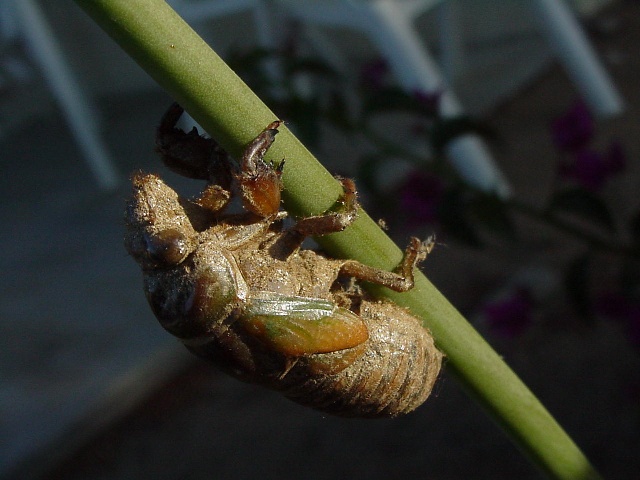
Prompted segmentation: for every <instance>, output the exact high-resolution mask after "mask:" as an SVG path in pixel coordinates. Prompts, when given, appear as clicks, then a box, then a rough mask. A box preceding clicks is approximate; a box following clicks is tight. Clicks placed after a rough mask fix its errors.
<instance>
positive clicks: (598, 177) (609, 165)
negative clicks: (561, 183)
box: [559, 142, 626, 191]
mask: <svg viewBox="0 0 640 480" xmlns="http://www.w3.org/2000/svg"><path fill="white" fill-rule="evenodd" d="M625 164H626V157H625V154H624V151H623V149H622V146H621V145H620V144H619V143H618V142H612V143H611V145H610V146H609V149H608V150H607V152H606V153H605V154H602V153H600V152H597V151H595V150H592V149H590V148H588V147H583V148H580V149H578V150H576V151H574V152H573V153H572V155H571V158H570V160H568V161H565V162H562V163H561V164H560V169H559V173H560V176H561V177H562V178H564V179H568V180H575V181H576V182H577V183H579V184H580V185H582V186H583V187H585V188H587V189H589V190H593V191H595V190H599V189H600V188H601V187H602V186H603V185H604V183H605V182H606V181H607V180H608V179H609V177H611V176H612V175H615V174H616V173H619V172H620V171H622V170H623V169H624V166H625Z"/></svg>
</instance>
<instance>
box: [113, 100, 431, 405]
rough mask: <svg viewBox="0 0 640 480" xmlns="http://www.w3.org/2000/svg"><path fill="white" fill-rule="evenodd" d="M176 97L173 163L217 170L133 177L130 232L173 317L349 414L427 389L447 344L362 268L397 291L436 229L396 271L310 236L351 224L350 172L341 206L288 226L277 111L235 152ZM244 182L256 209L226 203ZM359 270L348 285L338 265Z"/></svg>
mask: <svg viewBox="0 0 640 480" xmlns="http://www.w3.org/2000/svg"><path fill="white" fill-rule="evenodd" d="M181 113H182V109H181V107H179V106H178V105H175V104H174V105H173V106H172V107H171V108H170V109H169V111H168V112H167V114H165V116H164V118H163V120H162V122H161V124H160V126H159V128H158V132H157V150H158V151H159V153H160V154H161V156H162V157H163V159H164V162H165V164H166V165H167V166H168V167H169V168H171V169H172V170H174V171H176V172H178V173H180V174H182V175H184V176H187V177H190V178H196V179H202V180H205V181H206V182H207V184H206V186H205V188H204V190H203V192H202V193H201V195H200V196H199V197H198V198H195V199H193V200H187V199H185V198H181V197H180V196H178V194H177V193H176V192H175V191H174V190H172V189H171V188H170V187H168V186H167V185H166V184H165V183H164V182H163V181H162V180H161V179H160V178H159V177H157V176H156V175H153V174H144V173H136V174H135V175H134V176H133V179H132V180H133V196H132V198H131V200H129V202H128V204H127V209H126V215H125V217H126V218H125V220H126V225H127V233H126V236H125V245H126V248H127V250H128V251H129V253H130V254H131V255H132V256H133V257H134V258H135V259H136V261H137V262H138V263H139V264H140V266H141V267H142V271H143V274H144V288H145V293H146V296H147V298H148V300H149V303H150V305H151V308H152V309H153V312H154V314H155V315H156V317H157V318H158V320H159V321H160V323H161V324H162V325H163V327H164V328H165V329H167V330H168V331H169V332H171V333H172V334H173V335H175V336H176V337H178V338H179V339H180V340H181V341H182V342H183V343H184V344H185V345H186V346H187V348H189V349H190V350H191V351H192V352H194V353H196V354H197V355H200V356H202V357H205V358H207V359H209V360H212V361H214V362H215V363H216V364H218V365H219V366H220V367H221V368H223V369H224V370H226V371H227V372H229V373H231V374H232V375H234V376H236V377H238V378H240V379H242V380H245V381H249V382H253V383H258V384H262V385H265V386H267V387H269V388H272V389H275V390H278V391H281V392H282V393H283V394H284V395H286V396H287V397H289V398H291V399H292V400H294V401H296V402H299V403H301V404H304V405H308V406H311V407H314V408H317V409H319V410H322V411H325V412H330V413H334V414H338V415H344V416H362V417H388V416H395V415H399V414H402V413H407V412H410V411H412V410H414V409H415V408H416V407H418V406H419V405H421V404H422V403H423V402H424V401H425V400H426V398H427V397H428V396H429V394H430V392H431V390H432V388H433V385H434V382H435V381H436V378H437V376H438V373H439V371H440V366H441V361H442V354H441V353H440V352H439V351H438V350H437V348H436V347H435V345H434V341H433V338H432V337H431V335H430V334H429V332H428V331H427V330H426V329H425V328H424V327H423V326H422V325H421V323H420V322H419V321H418V319H417V318H416V317H414V316H413V315H411V314H410V313H409V311H408V310H406V309H404V308H401V307H400V306H398V305H396V304H395V303H392V302H390V301H378V300H375V299H373V298H371V297H369V296H368V295H367V294H366V293H364V292H363V291H362V290H361V289H360V287H359V286H358V284H357V281H360V280H363V281H368V282H373V283H377V284H379V285H384V286H386V287H388V288H391V289H393V290H396V291H406V290H409V289H410V288H412V287H413V269H414V267H415V266H416V265H417V264H418V263H419V262H420V261H422V260H423V259H424V258H425V257H426V255H427V253H428V252H429V251H430V250H431V248H432V247H433V241H432V240H429V241H426V242H420V241H419V240H418V239H416V238H413V239H412V240H411V242H410V244H409V246H408V247H407V249H406V251H405V256H404V259H403V261H402V263H401V264H400V266H399V267H398V268H397V269H396V271H394V272H386V271H382V270H378V269H375V268H372V267H368V266H366V265H363V264H361V263H359V262H356V261H353V260H341V259H334V258H329V257H326V256H324V255H321V254H319V253H316V252H315V251H312V250H308V249H303V248H301V244H302V241H303V240H304V239H305V238H306V237H307V236H311V235H325V234H328V233H333V232H337V231H341V230H343V229H344V228H346V227H347V226H348V225H349V224H351V223H352V222H353V221H354V219H355V218H356V215H357V210H358V204H357V201H356V191H355V185H354V184H353V182H352V181H351V180H348V179H343V180H342V184H343V187H344V194H343V196H342V198H341V199H340V208H338V209H336V210H335V211H331V212H328V213H326V214H324V215H319V216H314V217H308V218H302V219H299V220H298V221H297V222H295V223H294V224H293V225H292V226H289V227H284V226H283V222H282V220H283V219H284V218H285V217H286V213H285V212H282V211H280V191H281V189H282V184H281V181H280V176H281V173H282V163H280V164H269V163H267V162H265V161H264V159H263V157H264V154H265V152H266V151H267V150H268V148H269V146H270V145H271V144H272V143H273V141H274V139H275V135H276V133H277V129H278V127H279V125H280V122H273V123H271V124H270V125H269V126H267V128H266V129H265V130H264V131H262V132H261V133H260V134H259V135H258V136H257V137H256V138H255V139H254V140H253V141H252V142H251V143H250V144H249V145H248V146H247V147H246V149H245V151H244V154H243V155H242V158H241V160H240V162H238V163H237V164H235V163H233V162H232V161H231V159H230V158H229V156H228V155H227V154H226V153H225V152H224V150H222V149H221V148H220V147H219V146H218V145H217V144H216V143H215V142H214V141H213V140H212V139H209V138H205V137H202V136H200V135H199V134H198V133H197V131H196V130H195V129H194V130H192V131H191V132H189V133H185V132H183V131H182V130H180V129H178V128H176V122H177V121H178V119H179V117H180V115H181ZM233 192H236V193H237V194H238V195H239V196H240V199H241V201H242V205H243V207H244V210H245V212H244V213H240V214H227V213H225V211H226V210H225V209H226V207H227V205H228V204H229V202H230V200H231V198H232V196H233ZM345 277H346V278H354V279H356V282H352V283H351V284H350V285H349V284H347V285H346V286H345V283H344V282H341V281H339V279H340V278H345Z"/></svg>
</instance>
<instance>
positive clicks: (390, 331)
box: [281, 300, 442, 417]
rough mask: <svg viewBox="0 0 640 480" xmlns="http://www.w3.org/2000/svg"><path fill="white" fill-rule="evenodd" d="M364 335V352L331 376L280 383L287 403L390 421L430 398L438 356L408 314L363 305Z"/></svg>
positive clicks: (393, 307) (386, 306)
mask: <svg viewBox="0 0 640 480" xmlns="http://www.w3.org/2000/svg"><path fill="white" fill-rule="evenodd" d="M360 315H361V316H362V318H363V320H364V322H365V324H366V325H367V329H368V331H369V339H368V340H367V342H365V344H364V352H363V353H362V354H361V355H360V356H359V357H358V358H357V359H356V360H355V361H354V362H353V363H351V364H350V365H349V366H348V367H346V368H345V369H344V370H342V371H340V372H337V373H333V374H325V375H323V374H320V375H309V374H308V373H309V372H304V373H306V375H300V376H299V377H297V376H296V375H295V370H294V369H292V370H294V371H292V372H290V374H291V375H290V376H289V375H287V376H285V378H284V379H282V385H281V388H282V390H283V393H284V394H285V395H286V396H287V397H289V398H290V399H292V400H294V401H296V402H298V403H301V404H304V405H307V406H310V407H313V408H316V409H319V410H322V411H325V412H328V413H332V414H335V415H342V416H357V417H394V416H397V415H400V414H404V413H408V412H411V411H413V410H415V409H416V408H417V407H419V406H420V405H422V403H423V402H424V401H425V400H426V399H427V397H429V395H430V394H431V391H432V390H433V386H434V384H435V381H436V379H437V377H438V373H439V372H440V367H441V364H442V353H441V352H440V351H439V350H438V349H437V348H436V346H435V344H434V341H433V337H432V336H431V335H430V334H429V332H428V331H427V330H426V329H425V328H424V327H423V326H422V325H421V324H420V322H419V321H418V319H417V318H416V317H414V316H413V315H411V314H410V313H409V312H408V311H407V310H405V309H404V308H402V307H399V306H398V305H396V304H394V303H391V302H375V301H368V300H363V301H362V304H361V307H360Z"/></svg>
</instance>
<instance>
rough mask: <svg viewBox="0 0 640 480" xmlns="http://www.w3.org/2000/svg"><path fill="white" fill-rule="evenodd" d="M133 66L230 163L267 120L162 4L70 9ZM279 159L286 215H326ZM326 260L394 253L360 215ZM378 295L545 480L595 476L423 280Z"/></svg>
mask: <svg viewBox="0 0 640 480" xmlns="http://www.w3.org/2000/svg"><path fill="white" fill-rule="evenodd" d="M76 3H77V4H78V5H80V7H82V8H83V9H84V10H85V11H86V12H87V13H88V14H89V15H90V16H92V17H93V18H94V20H95V21H96V22H97V23H98V24H99V25H100V26H101V27H102V28H103V29H104V30H106V31H107V33H108V34H109V35H111V36H112V37H113V39H114V40H115V41H116V42H117V43H118V44H119V45H120V46H121V47H122V48H123V49H124V50H126V51H127V52H128V53H129V54H130V55H131V56H132V57H133V59H134V60H135V61H136V62H138V63H139V64H140V66H141V67H142V68H144V69H145V70H146V71H147V72H148V73H149V74H150V75H151V76H152V77H153V78H154V79H155V80H156V81H157V82H158V83H159V84H160V85H161V86H163V87H164V88H165V89H166V90H167V91H168V92H169V93H170V94H171V95H172V96H173V97H174V98H175V99H176V100H177V101H178V102H180V103H181V104H182V105H183V106H184V107H185V108H186V109H187V110H188V111H189V113H190V114H191V115H192V116H193V117H194V118H195V120H196V121H197V122H198V123H200V124H201V125H202V126H203V127H204V128H205V129H206V130H207V132H208V133H209V134H211V135H212V136H213V137H215V138H216V140H218V141H219V142H220V144H221V145H222V146H223V147H224V148H225V149H227V150H228V151H229V152H230V153H232V154H234V155H237V154H238V153H239V152H240V151H241V149H242V147H243V145H245V144H246V143H247V142H248V141H249V140H250V139H252V138H253V137H255V135H256V134H257V133H258V132H260V131H261V130H262V128H263V127H264V126H265V125H267V124H268V123H270V122H271V121H273V120H274V119H275V116H274V114H273V113H272V112H271V111H270V110H269V109H268V108H267V107H266V106H265V105H264V104H262V102H261V101H260V100H259V99H258V98H257V97H256V96H255V95H254V94H253V93H252V92H251V91H250V90H249V88H248V87H247V86H246V85H245V84H244V83H243V82H242V81H241V80H240V79H239V78H238V77H237V76H236V75H235V74H234V73H233V72H232V71H231V70H230V69H229V68H228V67H227V66H226V65H225V63H224V62H223V61H222V60H221V59H220V58H219V57H218V56H217V55H216V54H215V53H214V52H213V51H212V50H211V49H210V48H209V47H208V46H207V45H206V44H205V43H204V41H203V40H202V39H201V38H199V37H198V35H197V34H196V33H195V32H194V31H193V30H192V29H191V28H190V27H189V26H188V25H187V24H186V23H185V22H184V21H183V20H182V19H181V18H180V17H179V16H178V15H177V14H176V13H175V12H173V10H171V8H170V7H169V6H168V5H167V4H166V3H165V2H164V1H162V0H76ZM282 158H286V160H287V167H286V169H285V173H284V176H283V180H284V183H285V205H286V207H287V209H288V210H289V211H290V212H292V213H293V214H295V215H309V214H315V213H319V212H322V211H325V210H326V209H328V208H329V207H330V206H331V205H333V204H334V203H335V201H336V199H337V198H338V196H339V195H340V193H341V186H340V184H339V183H338V182H336V181H335V179H334V178H333V177H332V176H331V174H329V173H328V172H327V171H326V170H325V169H324V168H323V167H322V166H321V165H320V164H319V163H318V162H317V161H316V160H315V159H314V158H313V157H312V155H311V154H310V153H309V151H308V150H307V149H306V148H305V147H304V146H303V145H302V144H301V143H300V142H299V141H298V140H297V139H296V138H295V137H294V136H293V135H292V134H291V133H290V132H289V131H288V130H287V129H286V128H282V129H281V133H280V135H279V136H278V140H277V142H275V143H274V145H273V147H272V148H271V150H270V151H269V159H274V160H276V161H277V160H281V159H282ZM319 241H320V242H321V244H322V246H323V247H324V248H325V249H327V250H328V251H329V252H330V253H331V254H332V255H335V256H340V257H349V258H354V259H357V260H359V261H362V262H364V263H367V264H369V265H371V266H374V267H378V268H384V269H388V270H390V269H393V268H394V267H395V266H396V265H398V263H399V262H400V260H401V258H402V252H401V251H400V249H399V248H398V247H396V246H395V245H394V244H393V242H392V241H391V240H390V239H389V238H388V237H387V236H386V235H385V233H384V232H383V231H382V230H380V228H379V227H378V226H377V224H376V223H375V222H374V221H373V220H372V219H371V218H370V217H369V216H368V215H366V214H365V213H364V212H362V213H361V214H360V216H359V218H358V220H357V221H356V222H355V224H354V225H353V226H352V227H350V228H349V229H347V231H345V232H343V233H341V234H333V235H328V236H326V237H323V238H321V239H319ZM382 290H383V289H377V291H378V293H380V294H384V295H385V296H388V297H389V298H391V299H392V300H394V301H396V302H397V303H398V304H400V305H404V306H406V307H408V308H410V309H411V310H412V311H413V312H414V313H415V314H416V315H418V316H420V317H422V318H423V319H424V322H425V325H426V326H427V327H428V328H429V329H430V330H431V331H432V332H433V334H434V337H435V338H436V341H437V344H438V346H439V348H440V349H442V350H443V351H444V352H445V353H446V355H447V356H448V368H449V369H451V370H453V371H454V372H455V374H456V375H457V376H458V378H459V379H460V380H461V381H462V382H463V383H464V385H466V387H467V388H468V390H469V391H470V392H471V393H472V394H473V395H474V396H475V397H477V398H478V399H479V401H480V402H481V403H482V404H483V405H484V406H485V407H486V408H487V409H488V410H489V411H490V412H491V413H492V415H493V416H494V418H496V419H497V420H498V422H499V423H500V424H501V425H502V426H503V427H504V428H505V430H507V431H508V432H509V433H510V434H511V436H512V437H513V438H514V439H515V440H516V442H517V443H518V445H520V446H521V447H522V449H523V450H525V451H526V452H527V453H528V454H529V455H530V456H531V457H532V458H533V459H534V461H535V462H536V463H537V464H538V465H539V466H540V467H541V468H542V469H543V470H545V471H546V472H548V474H549V475H551V476H552V477H553V478H558V479H567V480H569V479H571V480H577V479H595V478H599V476H598V474H597V473H596V472H595V470H594V469H593V468H592V467H591V465H590V464H589V462H588V460H587V459H586V458H585V457H584V455H583V454H582V453H581V452H580V450H579V449H578V447H577V446H576V445H575V444H574V443H573V442H572V440H571V439H570V438H569V437H568V436H567V435H566V433H565V432H564V431H563V430H562V428H561V427H560V426H559V425H558V424H557V423H556V421H555V420H554V419H553V418H552V417H551V416H550V414H549V413H548V412H547V411H546V410H545V408H544V407H543V406H542V405H541V404H540V402H539V401H538V400H537V399H536V398H535V396H534V395H533V394H532V393H531V392H530V391H529V389H528V388H527V387H526V386H525V385H524V384H523V383H522V382H521V381H520V380H519V379H518V378H517V376H516V375H515V374H514V373H513V372H512V371H511V370H510V369H509V367H508V366H507V365H506V364H505V363H504V362H503V361H502V359H501V358H500V356H499V355H498V354H497V353H496V352H494V351H493V350H492V349H491V348H490V347H489V345H488V344H487V343H486V342H485V341H484V340H483V339H482V337H481V336H480V335H479V334H478V333H477V332H476V331H475V330H474V329H473V327H472V326H471V325H470V324H469V323H468V322H467V321H466V320H465V319H464V318H463V317H462V316H461V315H460V313H458V311H457V310H456V309H455V308H454V307H453V306H452V305H451V304H450V303H449V302H448V301H447V300H446V299H445V298H444V297H443V296H442V295H441V294H440V293H439V292H438V291H437V289H436V288H435V287H434V286H433V285H432V284H431V283H430V282H429V281H428V280H427V279H426V278H425V277H424V276H423V275H422V274H420V275H418V276H417V278H416V287H415V288H414V289H413V290H412V291H410V292H407V293H404V294H397V293H392V292H391V293H390V292H389V291H387V290H385V291H384V292H382Z"/></svg>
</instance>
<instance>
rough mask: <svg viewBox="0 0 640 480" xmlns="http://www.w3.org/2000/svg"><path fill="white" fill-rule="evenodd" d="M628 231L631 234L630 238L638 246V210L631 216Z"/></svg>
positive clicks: (639, 215) (639, 230) (639, 225)
mask: <svg viewBox="0 0 640 480" xmlns="http://www.w3.org/2000/svg"><path fill="white" fill-rule="evenodd" d="M629 233H630V234H631V240H632V241H633V244H634V245H635V247H636V248H640V211H638V212H636V214H635V215H634V216H633V217H631V221H630V222H629Z"/></svg>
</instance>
